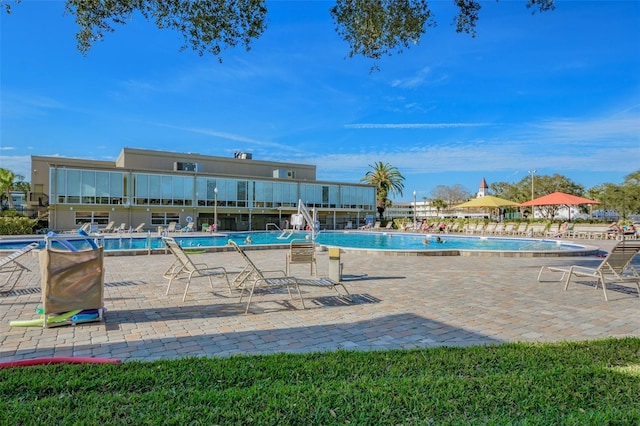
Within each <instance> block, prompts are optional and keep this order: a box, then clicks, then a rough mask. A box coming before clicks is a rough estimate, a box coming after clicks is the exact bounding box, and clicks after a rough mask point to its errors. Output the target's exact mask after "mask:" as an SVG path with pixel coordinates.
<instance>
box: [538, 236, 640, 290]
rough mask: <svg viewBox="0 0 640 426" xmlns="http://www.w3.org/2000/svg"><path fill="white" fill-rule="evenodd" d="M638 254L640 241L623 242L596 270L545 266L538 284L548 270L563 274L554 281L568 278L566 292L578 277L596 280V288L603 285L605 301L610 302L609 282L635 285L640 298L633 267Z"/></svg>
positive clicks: (539, 275) (638, 283)
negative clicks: (608, 296)
mask: <svg viewBox="0 0 640 426" xmlns="http://www.w3.org/2000/svg"><path fill="white" fill-rule="evenodd" d="M638 252H640V242H639V241H621V242H619V243H618V244H616V246H615V247H613V249H612V250H611V252H610V253H609V254H608V255H607V256H606V257H605V258H604V259H603V260H602V262H601V263H600V265H598V266H597V267H595V268H590V267H586V266H579V265H573V266H570V267H559V266H543V267H542V268H540V272H539V273H538V282H542V281H543V280H542V279H541V277H542V273H543V272H544V270H545V269H546V270H549V271H551V272H562V276H561V277H560V279H558V280H553V281H562V280H563V279H565V277H566V283H565V286H564V289H565V291H566V290H567V288H569V282H570V281H571V277H573V276H574V275H575V276H576V277H588V278H596V284H595V287H596V288H597V287H598V285H599V284H602V291H603V292H604V299H605V300H607V301H608V300H609V299H608V298H607V283H609V282H615V283H635V285H636V287H637V289H638V296H639V297H640V275H639V274H638V271H636V269H635V268H634V267H633V266H632V265H631V261H632V260H633V258H634V256H635V255H636V254H638ZM545 281H548V280H545Z"/></svg>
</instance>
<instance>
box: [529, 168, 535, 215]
mask: <svg viewBox="0 0 640 426" xmlns="http://www.w3.org/2000/svg"><path fill="white" fill-rule="evenodd" d="M529 174H530V175H531V199H532V200H533V175H535V174H536V170H535V169H533V170H529ZM534 216H535V208H534V207H533V206H531V218H532V219H533V217H534Z"/></svg>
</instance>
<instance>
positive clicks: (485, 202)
mask: <svg viewBox="0 0 640 426" xmlns="http://www.w3.org/2000/svg"><path fill="white" fill-rule="evenodd" d="M518 205H519V204H518V203H516V202H514V201H510V200H506V199H504V198H500V197H495V196H493V195H485V196H484V197H480V198H474V199H473V200H471V201H467V202H466V203H462V204H458V205H457V206H456V208H461V209H462V208H473V207H479V208H480V207H490V208H498V207H514V206H518Z"/></svg>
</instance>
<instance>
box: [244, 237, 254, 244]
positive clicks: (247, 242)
mask: <svg viewBox="0 0 640 426" xmlns="http://www.w3.org/2000/svg"><path fill="white" fill-rule="evenodd" d="M252 242H253V241H251V235H247V238H246V239H245V240H244V243H245V244H251V243H252Z"/></svg>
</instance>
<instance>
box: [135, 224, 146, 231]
mask: <svg viewBox="0 0 640 426" xmlns="http://www.w3.org/2000/svg"><path fill="white" fill-rule="evenodd" d="M144 225H146V223H144V222H142V223H141V224H140V225H138V226H136V227H135V228H134V229H133V231H132V232H142V231H143V230H144V229H143V228H144Z"/></svg>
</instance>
